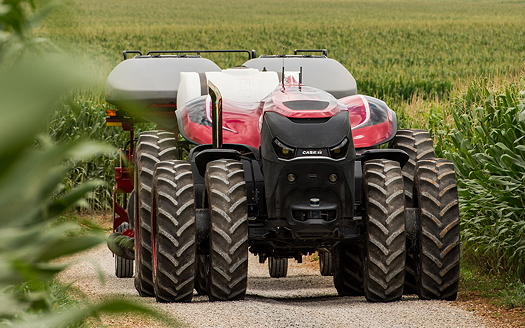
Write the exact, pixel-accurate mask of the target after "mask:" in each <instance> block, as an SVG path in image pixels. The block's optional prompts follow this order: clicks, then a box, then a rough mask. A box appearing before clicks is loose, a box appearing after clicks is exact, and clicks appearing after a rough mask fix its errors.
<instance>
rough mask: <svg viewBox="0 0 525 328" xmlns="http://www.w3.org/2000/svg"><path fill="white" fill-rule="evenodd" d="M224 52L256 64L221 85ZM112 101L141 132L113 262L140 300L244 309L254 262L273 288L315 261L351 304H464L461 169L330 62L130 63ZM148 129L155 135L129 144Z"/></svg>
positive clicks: (141, 59) (119, 73)
mask: <svg viewBox="0 0 525 328" xmlns="http://www.w3.org/2000/svg"><path fill="white" fill-rule="evenodd" d="M213 52H223V53H241V54H246V55H247V57H248V58H247V60H246V61H244V63H242V65H240V66H237V67H234V68H229V69H221V68H220V67H219V66H218V65H216V64H215V63H214V62H213V61H211V60H209V59H206V58H204V57H202V56H203V55H205V54H208V53H213ZM130 55H134V56H133V57H132V58H128V57H129V56H130ZM106 100H107V101H108V102H109V103H111V104H114V105H115V107H116V110H110V111H108V118H107V125H111V126H121V127H122V128H123V129H124V130H126V131H129V132H130V141H129V143H128V144H127V145H126V147H125V148H124V151H123V152H121V153H122V154H123V155H122V156H123V157H124V158H123V159H122V160H121V165H120V167H117V168H116V169H115V173H116V174H115V176H116V181H117V185H116V187H115V194H116V193H119V192H120V193H129V201H127V206H123V205H121V204H119V202H118V201H117V199H118V197H116V196H115V198H114V199H115V201H114V209H115V210H114V231H115V233H114V234H113V235H112V238H111V239H110V240H111V242H110V244H111V245H110V246H111V247H110V248H111V249H112V250H113V251H114V252H115V253H116V254H117V256H116V257H115V261H116V262H115V263H116V275H117V276H119V277H133V276H134V279H135V287H136V289H137V291H138V293H139V294H140V295H141V296H154V297H156V299H157V300H158V301H159V302H189V301H191V299H192V297H193V295H194V290H196V292H197V293H198V294H203V295H208V297H209V299H210V300H212V301H231V300H240V299H243V298H244V296H245V293H246V288H247V275H248V253H253V254H254V255H257V256H258V257H259V261H260V262H261V263H264V262H265V261H266V260H268V261H269V273H270V276H272V277H276V278H278V277H285V276H286V273H287V263H288V259H295V260H297V261H299V262H301V260H302V257H303V255H307V254H311V253H313V252H316V251H317V252H319V258H320V261H321V263H320V264H321V266H320V271H321V274H322V275H333V278H334V285H335V288H336V289H337V291H338V293H339V294H340V295H347V296H362V295H364V296H365V297H366V299H367V300H368V301H372V302H389V301H395V300H399V299H400V298H401V296H402V295H403V294H418V295H419V297H420V298H422V299H440V300H453V299H455V298H456V296H457V290H458V279H459V247H460V246H459V208H458V196H457V187H456V178H455V172H454V166H453V164H452V163H451V162H450V161H448V160H445V159H438V158H435V154H434V148H433V144H432V139H431V138H430V135H429V133H428V132H427V131H424V130H418V129H404V130H398V128H397V119H396V114H395V112H394V111H392V110H391V109H390V108H389V107H388V106H387V105H386V104H385V103H384V102H383V101H381V100H379V99H376V98H373V97H370V96H366V95H360V94H358V93H357V85H356V81H355V79H354V77H353V76H352V75H351V74H350V73H349V72H348V70H347V69H346V68H345V67H344V66H343V65H341V64H340V63H339V62H337V61H336V60H334V59H331V58H328V57H327V52H326V50H296V51H295V52H294V54H293V55H277V56H260V57H257V56H256V53H255V51H247V50H229V51H156V52H150V53H148V54H146V55H143V54H142V53H140V52H136V51H132V52H130V51H128V52H124V61H123V62H121V63H120V64H119V65H117V66H116V67H115V68H114V70H113V71H112V72H111V74H110V75H109V77H108V81H107V93H106ZM139 122H150V123H155V124H157V126H158V128H157V130H153V131H147V132H142V133H140V134H139V135H138V139H134V138H135V134H134V130H133V127H134V124H135V123H139ZM379 146H381V147H379ZM126 163H129V164H126ZM126 207H127V208H126ZM131 242H133V245H134V247H130V244H131ZM126 243H127V246H126ZM118 255H120V256H118ZM133 263H134V266H135V270H133Z"/></svg>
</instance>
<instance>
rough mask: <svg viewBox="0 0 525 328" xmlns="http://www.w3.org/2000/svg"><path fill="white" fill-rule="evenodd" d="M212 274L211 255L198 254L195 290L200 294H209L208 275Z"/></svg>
mask: <svg viewBox="0 0 525 328" xmlns="http://www.w3.org/2000/svg"><path fill="white" fill-rule="evenodd" d="M209 274H210V256H209V255H204V254H203V255H197V271H196V272H195V290H196V291H197V294H198V295H208V276H209Z"/></svg>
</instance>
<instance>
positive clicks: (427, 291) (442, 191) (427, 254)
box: [415, 159, 460, 300]
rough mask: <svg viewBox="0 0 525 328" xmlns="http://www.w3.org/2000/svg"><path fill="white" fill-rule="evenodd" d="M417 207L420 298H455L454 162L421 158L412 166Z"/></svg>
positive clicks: (456, 224)
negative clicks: (419, 225) (414, 171)
mask: <svg viewBox="0 0 525 328" xmlns="http://www.w3.org/2000/svg"><path fill="white" fill-rule="evenodd" d="M415 183H416V191H417V198H418V206H419V209H420V211H421V212H420V220H421V227H420V230H419V240H420V242H419V243H420V248H419V258H418V263H417V265H418V271H419V279H418V292H419V297H420V298H421V299H439V300H455V299H456V297H457V291H458V284H459V257H460V237H459V230H460V226H459V203H458V191H457V185H456V175H455V170H454V164H453V163H452V162H451V161H449V160H446V159H432V160H424V161H420V162H419V163H418V166H417V169H416V179H415Z"/></svg>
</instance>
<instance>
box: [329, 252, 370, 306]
mask: <svg viewBox="0 0 525 328" xmlns="http://www.w3.org/2000/svg"><path fill="white" fill-rule="evenodd" d="M331 255H332V259H333V261H334V262H333V272H334V286H335V289H337V293H338V294H339V295H340V296H363V295H364V290H363V258H364V254H363V248H362V247H360V246H358V245H341V244H339V245H337V246H336V247H334V248H333V250H332V254H331Z"/></svg>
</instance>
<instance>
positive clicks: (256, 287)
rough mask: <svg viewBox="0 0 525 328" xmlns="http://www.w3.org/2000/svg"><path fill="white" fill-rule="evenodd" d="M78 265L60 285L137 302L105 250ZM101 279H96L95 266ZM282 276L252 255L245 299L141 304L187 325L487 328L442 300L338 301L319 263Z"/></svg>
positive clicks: (125, 323)
mask: <svg viewBox="0 0 525 328" xmlns="http://www.w3.org/2000/svg"><path fill="white" fill-rule="evenodd" d="M78 259H79V260H80V261H81V262H79V263H77V264H75V265H73V266H71V267H70V268H69V269H68V270H66V271H65V272H63V273H62V274H61V276H60V279H61V280H62V281H64V282H72V281H76V282H75V285H76V286H78V287H80V289H81V290H82V291H83V292H84V293H86V294H87V295H89V296H90V297H93V298H99V297H104V296H118V295H125V296H128V297H134V298H137V299H138V298H139V297H138V295H137V293H136V291H135V289H134V286H133V279H118V278H116V277H115V275H114V258H113V256H112V254H111V253H110V251H109V250H108V249H107V248H106V247H105V246H100V247H98V248H96V249H93V250H91V251H89V252H87V253H84V254H82V255H81V256H79V257H78ZM94 263H96V265H98V266H99V269H100V270H101V272H102V274H103V275H104V276H105V283H104V284H102V283H101V282H100V281H99V277H98V273H97V270H96V269H95V265H94ZM289 263H290V266H289V269H288V276H287V277H286V278H278V279H275V278H270V277H269V275H268V268H267V264H259V263H258V261H257V258H256V257H254V256H250V264H249V279H248V291H247V296H246V299H245V300H244V301H237V302H214V303H211V302H208V300H207V297H204V296H195V297H194V300H193V302H192V303H184V304H176V303H173V304H160V303H155V301H154V299H152V298H143V299H142V300H144V302H145V303H147V304H151V305H153V306H154V307H155V308H158V309H160V310H163V311H165V312H167V313H170V314H171V315H172V316H173V317H175V318H178V319H179V320H180V321H181V322H183V323H184V324H185V325H186V326H187V327H214V328H219V327H224V328H226V327H235V328H241V327H312V328H313V327H330V328H332V327H367V328H372V327H400V328H401V327H402V328H407V327H436V328H444V327H477V328H479V327H486V323H485V322H484V321H483V320H482V319H481V318H479V317H476V316H474V315H473V314H472V313H469V312H467V311H464V310H461V309H459V308H456V307H454V306H451V305H450V304H449V303H447V302H442V301H420V300H418V298H417V297H415V296H404V297H403V299H402V300H401V301H399V302H393V303H386V304H382V303H368V302H366V301H365V298H364V297H338V296H337V291H336V290H335V288H334V287H333V282H332V277H323V276H321V275H320V274H319V267H318V263H317V262H306V261H305V263H302V264H297V263H295V261H292V260H290V261H289ZM104 323H105V324H108V325H109V326H111V327H161V326H159V325H156V324H155V323H154V322H146V323H145V322H143V321H142V320H140V319H133V318H130V319H115V318H106V319H105V321H104Z"/></svg>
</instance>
